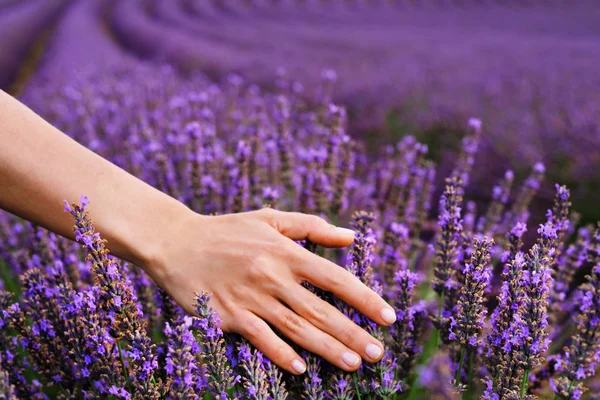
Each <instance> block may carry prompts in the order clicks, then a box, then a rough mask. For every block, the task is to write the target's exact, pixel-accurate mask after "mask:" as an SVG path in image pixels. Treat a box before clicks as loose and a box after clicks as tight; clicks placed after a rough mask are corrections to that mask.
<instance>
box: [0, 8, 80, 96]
mask: <svg viewBox="0 0 600 400" xmlns="http://www.w3.org/2000/svg"><path fill="white" fill-rule="evenodd" d="M4 3H6V4H0V52H1V57H0V89H7V88H8V87H9V85H10V84H11V83H12V82H13V80H14V79H15V76H16V74H17V72H18V71H19V68H21V66H22V63H23V61H24V59H25V56H26V55H27V52H28V51H29V50H30V48H31V46H32V45H33V44H34V42H35V41H36V40H37V39H38V38H39V36H40V34H41V33H42V31H43V30H44V29H46V28H47V27H48V26H49V24H51V23H52V22H53V21H54V20H55V19H56V17H57V16H58V15H59V13H60V12H61V10H62V9H63V8H64V7H65V6H66V5H67V4H68V3H70V0H23V1H18V2H16V1H6V2H4Z"/></svg>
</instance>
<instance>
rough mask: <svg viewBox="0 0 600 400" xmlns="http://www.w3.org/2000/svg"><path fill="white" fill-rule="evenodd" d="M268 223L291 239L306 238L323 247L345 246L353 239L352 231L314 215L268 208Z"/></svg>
mask: <svg viewBox="0 0 600 400" xmlns="http://www.w3.org/2000/svg"><path fill="white" fill-rule="evenodd" d="M270 214H271V215H270V216H269V223H270V224H271V226H273V228H275V229H277V230H278V231H279V233H281V234H282V235H284V236H287V237H288V238H290V239H292V240H304V239H308V240H310V241H311V242H313V243H316V244H318V245H321V246H325V247H345V246H348V245H350V244H351V243H352V242H353V241H354V231H352V230H351V229H346V228H340V227H336V226H335V225H331V224H329V223H328V222H327V221H325V220H324V219H323V218H320V217H317V216H316V215H309V214H302V213H297V212H282V211H275V210H270Z"/></svg>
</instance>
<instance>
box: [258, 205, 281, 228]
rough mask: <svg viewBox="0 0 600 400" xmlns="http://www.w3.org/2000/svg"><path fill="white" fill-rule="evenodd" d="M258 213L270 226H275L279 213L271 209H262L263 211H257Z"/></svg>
mask: <svg viewBox="0 0 600 400" xmlns="http://www.w3.org/2000/svg"><path fill="white" fill-rule="evenodd" d="M257 213H258V214H259V215H261V217H262V218H263V219H264V220H265V221H267V222H268V223H269V224H270V225H273V224H274V222H275V220H276V219H277V215H278V211H276V210H274V209H272V208H270V207H265V208H262V209H261V210H259V211H257Z"/></svg>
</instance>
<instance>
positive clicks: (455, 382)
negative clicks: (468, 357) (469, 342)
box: [454, 347, 465, 387]
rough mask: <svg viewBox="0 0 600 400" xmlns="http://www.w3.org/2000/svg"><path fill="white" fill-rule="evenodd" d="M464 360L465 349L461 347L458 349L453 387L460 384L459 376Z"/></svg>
mask: <svg viewBox="0 0 600 400" xmlns="http://www.w3.org/2000/svg"><path fill="white" fill-rule="evenodd" d="M464 359H465V348H464V347H461V348H460V361H459V363H458V369H457V370H456V379H455V381H454V386H455V387H458V385H459V384H460V374H461V372H462V368H463V361H464Z"/></svg>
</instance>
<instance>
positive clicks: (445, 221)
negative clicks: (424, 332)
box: [431, 178, 463, 328]
mask: <svg viewBox="0 0 600 400" xmlns="http://www.w3.org/2000/svg"><path fill="white" fill-rule="evenodd" d="M462 191H463V186H462V182H461V181H460V180H459V179H458V178H449V179H447V180H446V187H445V189H444V194H443V195H442V198H441V199H440V216H439V220H438V226H439V228H440V232H439V235H438V236H437V240H436V244H435V266H434V270H433V274H434V278H433V280H432V284H431V286H432V288H433V290H435V292H436V293H437V294H438V295H439V297H440V300H439V304H440V305H439V310H438V315H437V319H438V320H437V321H436V323H437V324H438V326H439V327H440V328H442V326H443V325H444V324H445V322H443V321H442V320H441V319H440V318H442V317H443V311H444V306H445V305H446V303H447V299H446V296H447V295H448V293H449V292H451V291H454V290H456V286H457V283H456V280H455V274H456V268H457V265H456V264H457V257H458V249H459V244H460V234H461V232H462V220H461V217H460V213H461V206H462V194H461V193H462Z"/></svg>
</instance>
